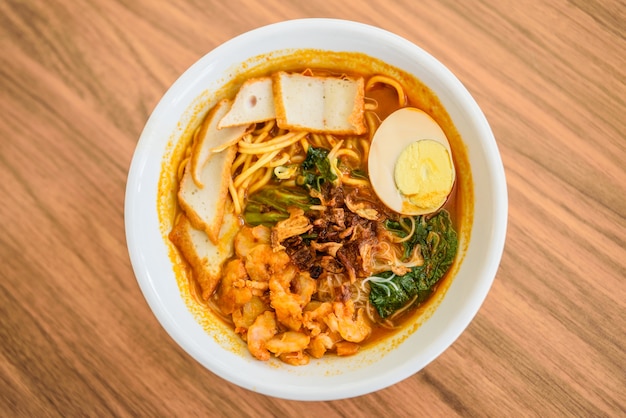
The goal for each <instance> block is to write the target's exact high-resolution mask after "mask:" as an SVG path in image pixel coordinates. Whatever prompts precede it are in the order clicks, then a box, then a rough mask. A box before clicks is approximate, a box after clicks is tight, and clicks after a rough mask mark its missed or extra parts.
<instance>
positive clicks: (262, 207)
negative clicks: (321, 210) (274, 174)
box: [243, 187, 319, 226]
mask: <svg viewBox="0 0 626 418" xmlns="http://www.w3.org/2000/svg"><path fill="white" fill-rule="evenodd" d="M317 203H319V201H317V200H316V199H314V198H312V197H310V196H309V194H308V193H307V192H306V191H305V190H304V189H302V188H295V187H271V188H263V189H261V190H260V191H259V192H257V193H254V194H252V195H251V196H250V197H249V198H248V203H247V204H246V207H245V209H244V213H243V217H244V219H245V221H246V223H248V224H249V225H260V224H263V225H267V226H272V225H274V224H275V223H276V222H278V221H282V220H283V219H287V218H288V217H289V211H288V209H289V208H290V207H298V208H301V209H303V210H305V211H306V210H308V209H309V208H310V207H311V205H313V204H317Z"/></svg>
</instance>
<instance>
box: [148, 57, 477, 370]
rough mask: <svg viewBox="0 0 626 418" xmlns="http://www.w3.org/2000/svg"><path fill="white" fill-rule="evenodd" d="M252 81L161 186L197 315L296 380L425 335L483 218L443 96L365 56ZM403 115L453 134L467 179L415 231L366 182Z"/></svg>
mask: <svg viewBox="0 0 626 418" xmlns="http://www.w3.org/2000/svg"><path fill="white" fill-rule="evenodd" d="M243 68H244V69H243V70H242V71H241V72H240V73H239V74H237V76H236V77H235V78H234V79H233V80H232V81H231V82H230V83H228V84H227V85H226V86H224V87H223V88H222V89H221V90H220V91H219V92H217V93H216V94H215V95H214V96H213V97H212V98H211V100H212V102H213V103H214V105H213V106H211V109H210V110H209V112H208V113H207V114H206V115H204V116H202V117H201V118H198V121H197V123H195V124H194V123H190V126H189V129H188V130H187V132H186V134H185V135H183V136H182V137H181V138H179V140H178V141H177V143H176V145H175V147H174V152H173V153H172V154H171V158H170V159H169V160H168V161H166V162H165V164H164V166H163V172H164V173H163V175H162V180H161V181H160V183H159V195H160V196H169V198H168V199H162V200H160V203H159V205H160V207H159V214H160V218H161V223H162V225H168V227H167V228H165V229H166V231H165V232H166V234H167V237H168V240H169V242H170V243H171V245H172V248H173V250H174V251H173V252H172V257H171V258H172V261H173V263H174V264H175V266H176V268H175V271H176V275H177V278H178V282H179V285H180V286H181V288H184V290H185V291H188V292H189V294H191V295H192V296H193V297H192V298H191V299H190V300H189V301H188V303H192V304H194V305H196V306H202V307H203V309H204V310H205V311H206V312H207V313H210V314H211V315H215V316H216V317H219V318H220V319H221V320H222V321H224V323H225V324H227V325H228V326H229V327H230V328H231V329H232V331H233V333H235V334H236V335H237V336H238V337H239V338H241V339H242V340H243V341H244V342H245V344H246V346H247V348H248V350H249V352H250V354H251V355H252V356H253V357H255V358H257V359H259V360H268V359H269V358H271V357H276V358H278V359H280V360H282V361H283V362H285V363H288V364H291V365H306V364H307V363H308V362H309V361H310V359H311V358H320V357H323V356H327V355H339V356H349V355H354V354H356V353H358V352H359V350H361V349H363V348H366V347H367V346H368V345H371V344H373V343H374V342H377V341H380V340H381V339H385V338H388V337H389V336H390V335H393V334H395V333H396V332H397V331H398V330H400V329H403V328H404V327H406V326H407V325H408V324H414V323H415V322H416V319H417V317H419V316H420V315H422V314H423V313H424V310H425V308H426V307H427V306H428V305H429V304H432V303H436V302H437V301H438V300H440V299H441V297H442V295H443V293H444V292H445V290H446V288H447V286H449V284H450V280H452V277H453V275H454V272H455V271H456V269H457V268H458V264H459V263H460V256H462V254H463V251H462V248H458V246H459V243H461V245H463V244H462V243H463V242H464V240H463V239H461V236H460V234H464V233H467V232H466V231H468V227H467V225H469V224H470V223H471V213H472V206H473V201H472V199H473V195H472V189H471V181H470V180H471V178H470V176H469V166H468V162H467V154H466V150H465V148H464V146H463V144H462V142H461V138H460V137H459V134H458V133H457V131H456V129H455V128H454V126H453V125H452V123H451V121H450V118H449V116H448V115H447V113H446V111H445V109H444V108H443V107H442V106H441V104H440V103H439V101H438V99H437V97H435V95H434V94H433V93H432V92H431V91H430V90H429V89H428V88H427V87H426V86H425V85H423V84H422V83H421V82H420V81H419V80H417V79H415V78H414V77H412V76H411V75H409V74H407V73H404V72H402V71H400V70H398V69H396V68H393V67H391V66H389V65H387V64H385V63H383V62H381V61H379V60H376V59H373V58H371V57H368V56H366V55H363V54H357V53H335V52H326V51H317V50H316V51H312V50H302V51H296V52H294V53H292V54H290V55H286V56H281V57H279V58H278V59H270V57H265V59H263V58H259V59H255V60H253V62H251V63H249V64H246V65H244V66H243ZM337 103H339V104H337ZM404 107H414V108H417V109H421V110H423V111H424V112H426V113H427V114H428V115H430V116H431V117H432V118H433V119H434V120H435V121H436V122H437V124H438V125H439V126H440V127H441V128H442V129H443V131H444V132H445V135H446V137H447V139H448V141H449V142H450V145H451V149H452V158H453V161H454V166H455V168H456V173H457V178H456V180H455V182H454V184H453V185H452V189H451V191H450V193H449V195H448V196H447V198H446V201H445V204H444V205H443V206H442V207H440V208H437V209H436V210H434V211H433V212H431V213H427V214H424V215H418V216H408V215H403V214H400V213H397V212H395V211H393V210H391V209H390V208H388V207H387V206H385V204H383V203H382V202H381V200H380V199H379V198H378V196H377V194H376V192H375V191H374V190H373V189H372V187H371V182H370V179H369V173H368V164H367V161H368V158H369V153H370V144H371V141H372V138H373V136H374V134H375V133H376V131H377V129H378V127H379V126H380V124H381V122H382V121H384V120H385V119H386V118H387V117H388V116H389V115H390V114H392V113H393V112H395V111H397V110H398V109H400V108H404ZM329 109H330V110H329ZM337 115H340V117H338V116H337ZM195 310H196V311H197V309H195Z"/></svg>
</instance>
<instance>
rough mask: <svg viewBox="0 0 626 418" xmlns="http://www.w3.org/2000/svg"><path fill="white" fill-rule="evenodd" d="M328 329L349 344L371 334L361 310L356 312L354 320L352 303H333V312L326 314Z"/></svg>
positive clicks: (370, 328) (369, 326)
mask: <svg viewBox="0 0 626 418" xmlns="http://www.w3.org/2000/svg"><path fill="white" fill-rule="evenodd" d="M325 322H326V324H327V325H328V327H329V328H330V329H331V330H333V331H336V332H338V333H339V334H340V335H341V337H342V338H343V339H344V340H346V341H350V342H354V343H359V342H361V341H363V340H364V339H365V338H367V337H368V336H369V335H370V333H371V332H372V327H371V325H370V324H369V322H368V320H367V317H366V316H365V315H364V310H363V308H360V309H359V310H358V311H357V314H356V319H355V318H354V302H352V300H350V299H349V300H347V301H346V302H345V303H344V302H334V303H333V312H331V313H330V314H328V316H327V317H326V320H325Z"/></svg>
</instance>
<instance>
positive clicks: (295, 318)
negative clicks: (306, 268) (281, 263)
mask: <svg viewBox="0 0 626 418" xmlns="http://www.w3.org/2000/svg"><path fill="white" fill-rule="evenodd" d="M297 274H298V272H297V270H296V268H295V267H293V266H290V268H286V269H285V270H283V271H282V272H280V273H277V274H275V275H274V276H272V278H271V279H270V303H271V305H272V308H274V310H275V311H276V318H277V319H278V321H279V322H280V323H281V324H283V325H285V326H287V327H288V328H289V329H291V330H293V331H298V330H299V329H300V327H301V326H302V307H303V306H302V305H301V304H300V298H299V296H298V295H297V294H293V293H291V281H292V280H293V279H295V278H296V275H297Z"/></svg>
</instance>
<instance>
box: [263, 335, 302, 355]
mask: <svg viewBox="0 0 626 418" xmlns="http://www.w3.org/2000/svg"><path fill="white" fill-rule="evenodd" d="M309 341H311V337H309V336H308V335H306V334H304V333H302V332H296V331H286V332H283V333H280V334H277V335H275V336H274V337H272V338H270V339H269V340H268V341H267V343H266V344H265V347H266V348H267V349H268V350H269V351H270V352H272V353H274V354H275V355H276V356H280V355H281V354H284V353H294V352H297V351H302V350H304V349H305V348H307V346H308V345H309Z"/></svg>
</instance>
